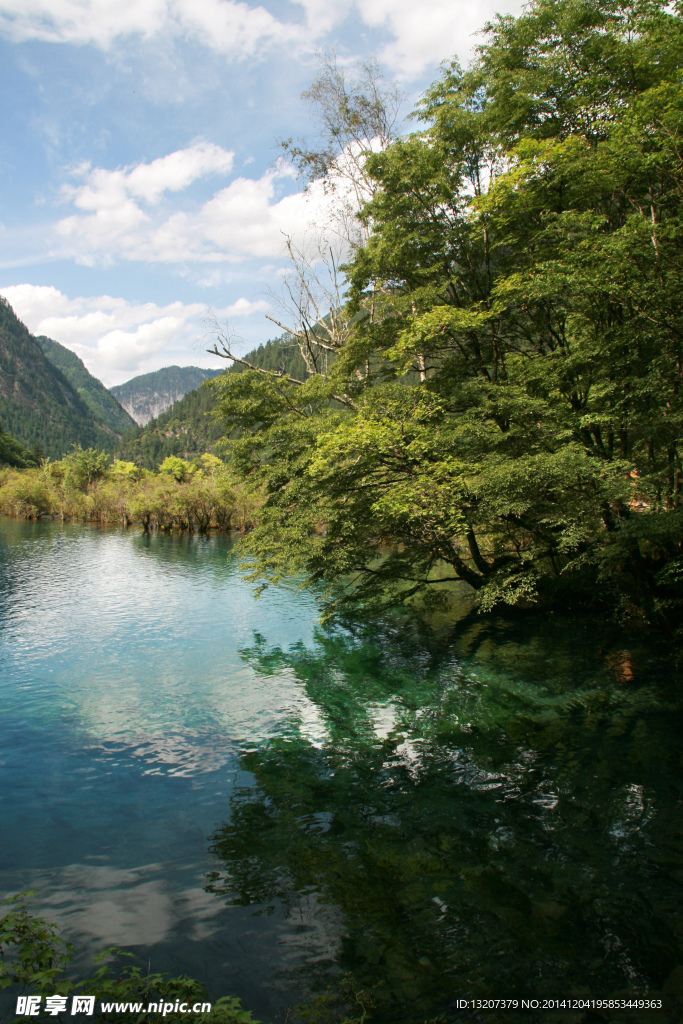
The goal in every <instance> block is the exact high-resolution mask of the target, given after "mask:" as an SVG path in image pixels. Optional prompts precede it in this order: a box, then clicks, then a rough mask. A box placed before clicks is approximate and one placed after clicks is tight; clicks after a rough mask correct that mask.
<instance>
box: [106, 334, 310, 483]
mask: <svg viewBox="0 0 683 1024" xmlns="http://www.w3.org/2000/svg"><path fill="white" fill-rule="evenodd" d="M244 358H245V359H246V360H247V361H248V362H250V363H253V365H254V366H258V367H260V368H261V369H263V370H280V369H285V370H286V371H287V372H288V373H291V374H292V375H293V376H294V377H299V378H300V379H303V377H305V376H306V366H305V363H304V361H303V358H302V356H301V353H300V352H299V348H298V346H297V345H296V343H293V342H292V339H291V338H289V337H284V338H279V339H277V340H275V341H268V342H266V343H265V344H264V345H259V347H258V348H256V349H254V350H253V351H252V352H249V353H248V354H247V355H246V356H245V357H244ZM244 369H245V367H244V366H242V365H240V364H239V363H233V364H230V365H228V366H226V367H225V369H224V370H216V371H213V376H217V375H218V374H220V373H241V372H242V371H243V370H244ZM217 404H218V395H217V393H216V389H215V388H213V387H210V386H207V387H201V386H200V387H197V388H196V389H195V390H194V391H190V392H188V394H186V395H185V397H184V398H181V399H180V401H179V402H176V404H175V405H174V406H173V408H172V409H167V410H166V411H165V412H163V413H162V414H161V415H160V416H159V417H158V419H154V420H151V421H150V422H149V423H147V424H146V425H145V426H143V427H138V428H137V429H136V430H135V431H133V433H131V434H128V436H127V437H125V438H124V440H123V444H122V445H121V447H120V449H119V450H118V452H117V455H118V457H119V458H121V459H125V460H126V461H130V462H135V463H136V465H138V466H141V467H142V468H143V469H158V467H159V465H160V463H162V462H163V461H164V459H165V458H166V457H167V456H168V455H179V456H180V457H181V458H183V459H193V458H196V457H197V456H199V455H202V454H203V453H204V452H211V451H214V446H215V445H216V443H217V442H218V441H220V440H221V439H222V438H223V437H224V436H225V433H226V426H225V423H223V422H221V421H220V420H217V419H216V418H215V417H214V416H213V415H212V413H213V411H214V410H215V409H216V406H217ZM215 453H216V454H217V455H220V454H221V452H220V449H218V450H217V451H216V452H215Z"/></svg>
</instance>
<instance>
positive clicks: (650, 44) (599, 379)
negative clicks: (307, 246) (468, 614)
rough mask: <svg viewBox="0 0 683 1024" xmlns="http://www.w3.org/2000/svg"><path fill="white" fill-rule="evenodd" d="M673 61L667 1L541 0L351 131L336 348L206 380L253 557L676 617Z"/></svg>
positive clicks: (678, 320)
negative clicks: (365, 138)
mask: <svg viewBox="0 0 683 1024" xmlns="http://www.w3.org/2000/svg"><path fill="white" fill-rule="evenodd" d="M682 58H683V32H682V31H681V10H680V4H675V5H673V6H672V5H670V4H666V3H664V2H660V0H642V2H641V0H637V2H635V3H632V4H629V5H626V4H623V3H618V2H611V0H596V2H590V3H589V2H585V0H582V2H577V0H559V2H558V0H537V2H535V3H534V4H532V5H531V6H530V7H529V8H528V10H527V12H526V13H525V14H524V15H523V16H521V17H520V18H517V19H514V18H511V17H505V18H499V19H498V20H497V21H495V22H494V23H493V24H492V25H490V26H489V28H488V35H487V41H486V43H485V45H484V46H483V47H482V48H481V51H480V53H479V56H478V58H477V60H476V62H475V63H474V65H473V66H472V67H471V68H470V69H469V70H467V71H462V70H461V69H460V68H459V67H458V66H457V65H456V64H451V65H449V66H447V67H444V68H443V69H442V73H441V75H440V77H439V79H438V80H437V81H436V82H435V83H434V85H433V86H432V87H431V89H430V90H429V91H428V92H427V94H426V96H425V97H424V99H423V101H422V102H421V104H420V105H419V107H418V111H417V114H416V117H417V119H418V122H419V123H420V125H421V126H420V128H419V130H418V131H416V132H415V133H413V134H411V135H409V136H407V137H404V138H402V139H399V140H397V141H394V142H392V143H390V144H389V145H388V146H387V147H386V148H385V149H383V150H382V151H380V152H375V153H368V156H367V160H366V164H365V171H366V173H367V174H368V177H369V178H370V179H371V181H372V182H373V183H374V190H373V194H372V198H371V199H370V200H369V202H367V203H366V204H365V206H364V208H363V210H362V213H361V217H362V219H363V220H364V222H365V223H366V225H367V226H368V229H369V237H368V241H367V242H366V243H365V244H363V245H360V246H359V247H358V248H357V249H356V250H355V252H354V253H353V255H352V257H351V259H350V261H349V263H348V265H347V267H346V273H347V279H348V283H349V289H348V293H347V303H348V305H347V310H348V314H349V318H351V319H350V322H351V323H352V324H353V329H352V330H351V331H350V333H349V335H348V337H346V338H345V339H344V341H343V344H340V345H339V346H338V347H337V349H336V351H335V358H334V360H333V361H332V362H331V364H329V365H328V364H327V363H326V364H325V365H326V372H325V373H321V372H316V371H317V365H314V366H313V368H312V369H311V366H310V365H309V371H308V372H307V374H306V375H305V376H304V377H303V378H302V379H301V380H294V379H293V378H291V377H288V376H287V375H285V376H284V377H283V376H277V377H274V376H268V375H266V374H263V373H258V372H251V371H248V372H245V373H242V374H240V375H239V376H234V377H225V378H222V380H221V385H220V386H221V388H222V411H223V414H224V416H225V417H226V418H227V420H228V421H229V422H230V423H231V424H233V425H238V426H240V427H241V428H242V429H243V433H242V434H241V437H240V439H239V440H238V441H236V442H235V443H234V445H233V458H234V462H235V465H236V466H238V467H239V469H240V471H241V472H242V473H243V474H244V475H251V476H255V477H260V478H263V480H264V481H265V482H266V485H267V488H268V492H269V498H268V501H267V503H266V506H265V508H264V510H263V513H262V517H261V521H260V524H259V527H258V529H257V530H256V531H255V532H254V533H253V534H252V535H251V537H250V538H249V539H248V541H247V547H248V550H249V552H250V554H251V556H252V559H253V568H254V573H255V576H257V577H259V578H266V579H277V578H278V577H279V576H280V575H281V574H283V573H291V572H292V571H294V572H297V573H299V574H301V575H302V576H303V577H304V578H306V579H308V580H310V581H322V580H325V581H328V582H332V583H335V582H337V581H344V582H345V583H346V584H347V588H346V595H347V596H348V597H350V598H352V599H353V600H357V599H359V598H361V599H362V598H368V597H371V596H373V595H376V596H382V597H383V598H388V599H394V598H395V597H396V595H397V594H400V595H401V596H403V597H405V596H407V595H408V594H414V593H421V594H426V593H430V594H439V593H443V591H444V583H446V582H447V581H451V580H464V581H466V582H467V583H468V584H470V585H471V586H472V587H473V588H474V589H475V590H476V591H477V592H478V594H479V596H480V599H481V603H482V606H483V607H484V608H488V607H492V606H493V605H495V604H496V603H498V602H501V601H502V602H507V603H510V604H515V603H518V602H519V600H520V598H524V599H525V600H532V601H534V600H537V599H538V598H539V597H547V596H548V595H549V594H551V593H553V592H555V593H557V592H566V591H569V590H573V591H574V592H575V593H589V592H591V593H595V592H596V591H597V592H598V593H599V594H600V595H601V596H602V597H604V598H605V599H607V600H609V601H610V602H611V603H613V604H618V605H620V606H621V608H622V610H624V611H625V612H626V613H627V614H628V615H629V616H631V617H633V616H636V617H643V618H645V619H652V618H653V617H655V618H659V619H660V620H663V621H665V622H669V624H671V625H673V624H674V622H675V617H676V615H675V599H676V584H677V581H678V580H679V578H680V573H681V569H682V568H683V557H682V551H681V543H682V540H683V529H682V525H681V509H680V490H681V478H682V466H681V453H680V435H681V414H682V407H681V393H680V389H681V373H682V364H681V359H682V355H683V353H682V348H681V346H682V340H681V330H682V328H683V319H682V315H681V314H682V310H681V295H682V294H683V293H682V289H681V269H682V259H681V257H682V248H683V247H682V236H681V223H680V215H681V199H682V198H683V195H682V189H683V156H682V150H681V126H682V125H681V120H682V119H681V111H682V110H683V95H682V93H683V85H682V82H681V68H682V67H683V59H682ZM300 340H301V341H302V344H303V343H304V342H305V343H306V345H308V347H309V349H310V347H311V344H312V345H313V348H314V349H315V344H316V339H315V337H313V338H306V339H300ZM322 347H323V348H324V346H322ZM245 428H246V429H245ZM336 594H337V595H338V594H339V591H338V590H337V591H336Z"/></svg>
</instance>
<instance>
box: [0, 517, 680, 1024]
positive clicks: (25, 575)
mask: <svg viewBox="0 0 683 1024" xmlns="http://www.w3.org/2000/svg"><path fill="white" fill-rule="evenodd" d="M238 569H239V566H238V563H237V559H236V556H235V554H234V547H233V546H232V544H231V541H230V540H229V539H228V538H225V537H217V536H212V537H210V538H208V539H207V538H196V537H188V536H182V537H178V536H163V535H153V536H149V535H148V536H143V535H141V534H138V533H137V532H134V531H132V530H131V531H128V532H118V531H101V530H96V529H88V528H85V527H80V526H75V525H69V524H66V525H65V524H61V523H52V522H43V523H16V522H14V521H11V520H1V521H0V588H1V590H0V629H1V631H2V639H1V649H0V868H1V873H0V887H1V888H2V891H3V893H4V894H7V893H11V892H16V891H18V890H20V889H25V888H32V889H35V890H36V891H37V894H38V895H37V908H38V909H39V910H40V911H41V912H42V913H44V914H45V916H47V917H48V918H49V919H51V920H55V921H57V922H58V923H59V925H60V926H61V927H62V928H63V930H64V932H65V934H66V936H67V938H69V939H70V940H71V941H72V942H74V943H75V945H76V947H77V949H78V950H79V952H80V959H79V961H78V963H77V968H78V969H81V970H83V971H85V970H88V969H89V967H90V965H91V957H92V955H93V954H94V953H95V952H97V951H98V950H100V949H102V948H104V947H105V946H109V945H113V944H114V945H119V946H123V947H128V948H130V949H132V950H134V951H135V952H137V953H139V954H140V955H141V956H142V957H144V960H145V963H146V962H147V961H148V960H151V964H152V969H153V970H170V971H173V972H174V973H179V972H186V973H188V974H190V975H193V976H195V977H198V978H199V979H200V980H202V981H204V982H205V983H206V984H207V986H208V988H209V990H210V992H211V994H212V996H214V997H216V996H218V995H220V994H236V995H239V996H240V997H241V998H242V999H243V1000H244V1002H245V1004H246V1005H247V1006H248V1007H249V1008H250V1009H252V1011H253V1012H254V1014H255V1016H256V1017H258V1018H259V1019H261V1020H263V1021H264V1022H267V1024H271V1022H275V1021H276V1020H279V1021H283V1020H285V1017H286V1009H287V1008H288V1007H291V1006H292V1005H293V1004H294V1003H296V1002H298V1001H300V1000H302V999H304V998H306V997H309V998H310V997H311V996H312V995H315V994H317V995H318V1004H317V1010H316V1012H317V1013H318V1016H317V1017H314V1018H311V1019H317V1020H320V1021H330V1022H331V1021H333V1020H341V1019H342V1017H343V1013H344V1012H346V1013H347V1014H348V1015H349V1019H351V1020H354V1021H355V1020H358V1019H360V1017H361V1015H362V1007H363V1006H365V1007H366V1008H372V1012H371V1016H369V1017H367V1019H368V1020H376V1021H379V1022H382V1024H394V1022H396V1024H399V1022H406V1024H422V1022H424V1021H426V1020H430V1019H433V1018H436V1017H437V1016H438V1015H443V1019H444V1020H455V1019H456V1012H455V1010H456V1008H455V1004H454V1001H455V1000H457V999H458V998H463V997H465V998H467V997H469V998H472V997H482V998H485V997H491V996H492V997H513V996H514V997H519V998H522V997H536V998H540V999H542V998H543V997H558V996H566V995H576V996H595V997H609V996H615V995H619V996H625V995H631V996H636V997H637V996H644V995H647V994H648V993H649V994H651V995H652V994H657V995H662V993H663V992H664V993H665V1001H666V1008H665V1010H664V1011H657V1012H656V1013H655V1014H654V1016H653V1014H652V1012H639V1011H635V1012H632V1013H624V1014H615V1013H612V1012H608V1011H604V1013H603V1014H602V1015H598V1016H594V1017H590V1018H584V1016H583V1014H582V1013H564V1014H561V1013H554V1014H552V1015H550V1016H549V1015H548V1014H547V1013H545V1014H541V1015H538V1014H534V1013H529V1014H526V1015H512V1016H505V1018H504V1019H510V1020H512V1019H519V1020H521V1019H528V1020H548V1019H552V1020H557V1021H559V1020H567V1021H570V1020H571V1021H579V1020H583V1019H591V1020H603V1019H604V1020H620V1019H624V1020H638V1021H646V1020H647V1021H649V1020H659V1021H667V1022H668V1021H672V1022H676V1024H677V1022H678V1021H679V1019H680V1017H681V1014H683V966H682V965H683V948H682V946H683V908H682V905H681V894H682V892H683V760H682V753H683V744H682V743H681V707H680V699H679V697H678V693H680V679H679V678H677V676H676V673H675V671H674V669H673V667H672V663H671V659H670V657H669V654H670V652H669V651H668V650H667V648H666V646H665V645H664V644H661V645H656V644H652V645H651V646H648V645H647V644H645V643H644V642H643V641H642V640H638V641H635V640H634V641H633V642H627V640H625V638H624V636H623V634H622V635H621V636H619V635H617V634H614V633H611V632H610V631H609V630H608V629H607V628H600V626H599V624H597V623H587V622H585V621H582V622H572V623H570V624H567V623H562V622H560V621H559V620H558V621H555V620H556V619H557V616H555V618H552V617H549V618H544V619H540V618H538V619H533V620H529V621H526V622H509V621H504V620H502V619H501V620H495V621H488V622H485V621H483V620H481V619H477V618H475V619H474V621H470V622H469V623H464V624H462V625H461V627H460V628H459V629H457V630H455V631H454V632H452V633H451V634H450V635H449V636H445V635H443V634H441V635H439V636H434V635H433V634H429V633H427V632H425V631H424V630H421V629H420V628H419V627H418V626H417V625H416V624H415V623H412V622H411V621H410V620H409V619H407V618H406V617H401V616H398V615H397V616H395V617H394V618H387V619H384V620H382V621H379V620H378V621H377V622H372V623H367V622H366V623H364V624H362V625H358V624H356V625H352V624H347V625H346V626H345V627H344V628H341V627H339V628H337V629H336V630H327V631H323V630H321V629H320V628H319V626H318V614H319V612H318V609H317V606H316V601H315V597H314V595H311V594H310V593H308V594H306V593H304V594H302V593H300V592H298V591H297V590H296V589H295V588H294V587H292V588H285V589H281V590H268V591H266V593H265V594H264V595H263V596H262V597H261V599H260V600H259V601H258V602H256V601H254V598H253V595H252V593H251V591H250V589H249V587H248V586H247V585H246V584H245V583H243V582H242V581H241V580H240V578H239V572H238ZM335 1015H336V1016H335ZM291 1019H292V1018H291V1017H290V1020H291ZM457 1019H458V1020H478V1021H479V1020H481V1021H484V1020H497V1019H503V1018H500V1017H499V1016H498V1015H497V1014H496V1013H495V1012H494V1013H493V1014H490V1013H487V1012H486V1011H482V1012H479V1013H477V1014H469V1013H467V1012H463V1013H459V1014H457Z"/></svg>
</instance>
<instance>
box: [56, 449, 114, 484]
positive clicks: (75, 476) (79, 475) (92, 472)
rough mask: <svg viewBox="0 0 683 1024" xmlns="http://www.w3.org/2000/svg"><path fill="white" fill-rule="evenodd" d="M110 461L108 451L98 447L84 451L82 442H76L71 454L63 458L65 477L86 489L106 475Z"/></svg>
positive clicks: (71, 482)
mask: <svg viewBox="0 0 683 1024" xmlns="http://www.w3.org/2000/svg"><path fill="white" fill-rule="evenodd" d="M108 462H109V456H108V455H107V453H106V452H101V451H98V450H97V449H96V448H88V449H87V450H85V451H84V450H83V448H81V446H80V444H76V445H74V450H73V451H72V452H71V454H70V455H66V456H65V457H64V459H62V465H63V466H64V469H65V479H66V480H67V481H68V482H69V483H70V484H71V485H72V486H74V487H77V488H78V489H79V490H85V489H86V487H88V486H89V485H90V484H91V483H93V482H94V481H95V480H99V479H100V477H102V476H103V475H104V472H105V470H106V468H107V463H108Z"/></svg>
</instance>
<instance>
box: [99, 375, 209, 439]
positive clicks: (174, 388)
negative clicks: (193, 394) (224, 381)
mask: <svg viewBox="0 0 683 1024" xmlns="http://www.w3.org/2000/svg"><path fill="white" fill-rule="evenodd" d="M222 372H223V371H222V370H203V369H201V368H200V367H199V366H164V367H163V368H162V369H161V370H155V371H153V372H152V373H143V374H141V375H140V376H139V377H133V379H132V380H129V381H126V383H125V384H117V385H115V386H114V387H113V388H110V389H109V390H110V392H111V393H112V395H113V396H114V398H116V399H117V401H118V402H119V403H120V404H121V405H122V406H123V408H124V409H125V410H126V412H127V413H128V414H129V415H130V416H131V417H132V418H133V420H135V422H136V423H137V424H138V426H141V427H144V426H145V424H147V423H149V422H150V420H153V419H156V418H157V416H160V415H161V414H162V413H163V412H165V411H166V410H167V409H169V408H170V407H171V406H173V405H175V403H176V402H178V401H180V400H181V399H182V398H184V397H185V395H187V394H188V392H190V391H194V390H195V389H196V388H198V387H199V385H200V384H203V383H204V381H205V380H209V379H210V378H212V377H216V376H218V374H219V373H222Z"/></svg>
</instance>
